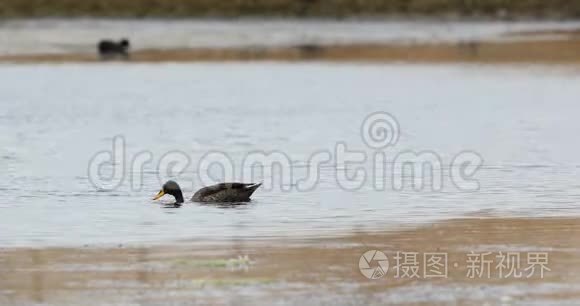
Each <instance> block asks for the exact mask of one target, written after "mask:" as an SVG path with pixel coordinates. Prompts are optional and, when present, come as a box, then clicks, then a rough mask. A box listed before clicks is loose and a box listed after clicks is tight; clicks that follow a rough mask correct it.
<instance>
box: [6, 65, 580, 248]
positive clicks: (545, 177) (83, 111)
mask: <svg viewBox="0 0 580 306" xmlns="http://www.w3.org/2000/svg"><path fill="white" fill-rule="evenodd" d="M579 76H580V74H579V73H578V71H577V70H576V69H573V68H565V67H560V68H553V67H552V68H547V67H541V66H537V67H523V66H514V67H506V66H503V67H494V66H483V67H482V66H462V65H432V66H423V65H397V64H385V65H372V66H371V65H357V64H327V63H324V64H323V63H306V64H283V63H239V64H231V63H228V64H218V63H204V64H201V63H199V64H164V65H159V64H105V65H102V64H98V65H97V64H95V65H87V64H83V65H74V64H66V65H3V66H2V67H0V105H1V108H0V129H1V130H2V133H1V134H0V169H1V171H0V190H1V191H2V194H3V196H2V197H1V198H0V245H2V246H48V245H84V244H89V245H101V244H116V243H145V242H168V241H174V240H181V239H185V240H188V241H207V240H211V241H216V240H217V241H220V240H231V239H237V238H272V237H273V238H278V237H286V236H292V237H304V236H321V235H341V234H345V233H350V232H353V231H361V230H375V229H381V230H383V229H398V228H400V226H404V225H415V224H420V223H423V222H428V221H433V220H439V219H449V218H454V217H458V216H466V215H468V216H471V215H476V216H481V215H500V216H519V215H523V216H547V215H565V216H569V215H578V214H580V209H579V208H578V205H577V203H578V202H579V201H580V183H579V182H580V160H579V156H580V146H579V145H578V142H577V141H575V139H576V138H577V137H576V136H577V135H576V134H577V131H578V130H579V129H580V121H579V120H578V119H577V114H578V113H580V105H579V104H578V97H580V86H579V85H580V77H579ZM376 111H387V112H389V113H391V114H392V115H393V116H395V117H396V119H397V120H398V122H399V123H400V127H401V134H400V138H399V141H398V142H397V143H396V145H395V146H393V147H390V148H388V150H387V156H388V158H389V159H392V158H393V157H394V156H395V155H396V154H397V153H398V152H403V151H412V152H422V151H426V150H428V151H432V152H435V153H437V154H438V155H439V156H440V157H441V160H442V162H443V165H444V166H445V167H447V166H449V164H450V163H451V161H452V159H453V157H454V156H456V155H457V154H458V153H460V152H462V151H465V150H470V151H473V152H477V153H478V154H479V155H480V156H481V157H482V158H483V160H484V165H483V166H482V168H481V169H480V170H479V171H478V172H477V174H476V176H475V178H476V179H477V180H478V181H479V184H480V188H479V190H478V191H476V192H465V191H462V190H459V189H458V188H457V186H454V185H453V184H451V183H450V181H449V175H448V174H445V173H444V181H443V188H442V190H441V191H431V190H429V189H424V190H420V191H415V190H413V189H412V188H405V189H404V190H402V191H398V190H393V188H392V187H391V186H392V181H393V180H392V179H391V178H390V177H385V178H384V181H385V183H386V188H385V190H376V188H375V187H374V185H373V184H374V183H373V182H372V181H370V180H369V181H367V182H366V183H364V184H363V186H362V187H361V188H358V189H357V190H354V191H349V190H344V189H342V188H341V187H340V186H339V184H337V181H336V172H337V169H338V170H341V169H345V168H346V169H350V170H352V169H354V168H353V167H354V166H353V165H348V164H339V163H338V164H337V163H329V164H327V165H324V167H321V171H320V179H319V180H318V184H317V185H316V186H315V187H314V188H312V189H311V190H308V191H298V190H296V188H295V184H296V180H297V179H299V178H301V177H302V175H305V173H306V172H307V171H308V169H309V167H308V165H309V163H308V159H309V157H310V155H311V154H313V153H314V152H317V151H323V150H328V151H331V152H332V151H333V150H334V148H335V145H336V143H338V142H342V143H346V144H347V146H348V148H349V149H352V150H355V149H356V150H362V151H365V152H370V153H372V152H374V151H373V150H372V149H371V148H369V147H368V146H366V145H365V143H364V142H363V140H362V139H361V135H360V127H361V123H362V121H363V120H364V118H365V117H366V116H367V115H369V114H371V113H373V112H376ZM117 135H120V136H122V137H123V138H124V139H125V142H126V143H125V144H126V156H127V157H126V160H125V162H124V164H123V165H125V166H126V168H127V173H125V176H124V177H125V180H124V181H123V182H122V183H121V184H120V186H118V188H115V189H113V190H105V189H99V188H96V187H95V186H94V185H93V184H92V183H91V181H90V180H89V179H88V170H87V169H88V165H89V162H90V160H91V158H92V157H93V156H94V155H95V154H97V153H98V152H100V151H103V150H111V147H112V140H113V138H114V137H115V136H117ZM273 150H276V151H280V152H283V153H285V154H286V155H287V156H289V158H290V159H291V161H292V164H291V165H292V170H293V176H292V181H290V182H284V181H283V182H278V181H276V180H277V179H279V178H280V177H286V176H284V174H282V175H280V173H279V171H278V172H277V171H276V170H275V169H274V170H272V173H274V174H271V175H268V174H267V173H266V174H265V175H257V176H256V180H263V181H264V182H266V183H268V182H271V181H272V180H274V183H273V186H274V188H264V189H262V190H259V191H258V192H256V194H255V196H254V201H253V202H251V203H250V204H248V205H240V206H236V207H234V208H230V209H224V208H216V207H212V206H201V205H196V204H188V205H185V206H184V207H182V208H180V209H165V208H162V207H161V206H160V205H159V204H157V203H155V202H153V201H151V197H152V196H153V195H154V194H155V193H156V192H157V191H158V190H159V187H160V184H161V183H162V182H163V181H164V180H166V179H169V178H172V179H176V180H177V181H179V182H180V184H181V185H182V187H183V189H184V192H185V194H186V197H189V196H191V194H192V192H193V191H194V190H195V189H196V188H199V187H201V185H202V184H201V183H200V182H199V180H198V173H199V170H200V169H198V168H197V161H199V160H200V159H201V158H202V157H203V156H204V154H206V153H207V152H209V151H219V152H223V153H225V154H227V155H228V156H229V157H230V158H231V160H232V162H233V164H234V166H235V169H237V170H236V171H238V173H237V175H239V174H240V173H239V172H242V171H243V169H242V168H243V165H242V162H241V161H242V160H243V158H244V156H246V155H247V154H248V153H249V152H256V151H266V152H269V151H273ZM144 151H146V152H150V153H151V154H152V157H153V160H154V162H153V163H150V164H147V165H146V166H145V167H144V168H143V169H130V167H129V166H128V165H129V163H130V161H131V158H132V157H133V156H135V154H137V153H139V152H144ZM174 151H180V152H185V153H186V154H187V156H188V157H189V158H190V159H191V162H192V165H191V167H190V168H188V170H187V171H186V172H185V173H183V174H181V175H178V176H173V175H171V174H167V169H168V168H170V167H171V165H161V166H158V165H157V163H156V161H158V160H159V159H161V158H162V157H163V156H164V154H166V153H168V152H174ZM387 162H388V161H387ZM358 166H360V165H358ZM362 168H363V169H366V170H368V171H369V172H370V169H371V166H370V163H368V162H367V163H363V164H362ZM202 170H203V169H202ZM266 170H268V169H266ZM234 175H236V174H234ZM133 178H142V181H138V180H137V183H136V186H132V185H135V184H133V181H131V179H133ZM286 189H291V190H290V191H285V190H286ZM165 201H169V199H166V200H165Z"/></svg>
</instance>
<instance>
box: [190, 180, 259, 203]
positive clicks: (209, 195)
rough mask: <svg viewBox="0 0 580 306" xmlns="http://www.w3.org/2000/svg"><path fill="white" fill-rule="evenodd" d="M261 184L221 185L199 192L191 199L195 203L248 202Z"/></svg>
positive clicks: (202, 189)
mask: <svg viewBox="0 0 580 306" xmlns="http://www.w3.org/2000/svg"><path fill="white" fill-rule="evenodd" d="M261 185H262V183H259V184H245V183H221V184H216V185H212V186H207V187H204V188H201V189H200V190H198V191H197V192H196V193H195V194H194V195H193V197H192V198H191V200H192V201H194V202H206V203H207V202H247V201H250V196H252V194H253V193H254V191H256V189H258V188H259V187H260V186H261Z"/></svg>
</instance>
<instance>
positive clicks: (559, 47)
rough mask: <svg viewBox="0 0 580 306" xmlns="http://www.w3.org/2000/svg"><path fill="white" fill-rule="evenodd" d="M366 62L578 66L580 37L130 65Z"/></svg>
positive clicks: (171, 52) (265, 51)
mask: <svg viewBox="0 0 580 306" xmlns="http://www.w3.org/2000/svg"><path fill="white" fill-rule="evenodd" d="M245 60H251V61H256V60H277V61H303V60H327V61H369V62H393V61H395V62H398V61H401V62H427V63H429V62H435V63H438V62H475V63H546V64H553V63H556V64H558V63H580V38H578V36H576V35H571V36H568V37H567V38H566V39H560V40H526V41H517V40H516V41H510V42H461V43H439V44H437V43H433V44H427V43H424V44H412V45H396V44H347V45H314V44H313V45H298V46H293V47H227V48H183V49H142V50H135V51H133V52H132V53H131V58H130V60H129V61H128V62H193V61H245ZM97 61H100V59H99V57H98V56H97V55H96V54H87V53H77V54H23V55H0V62H9V63H58V62H97Z"/></svg>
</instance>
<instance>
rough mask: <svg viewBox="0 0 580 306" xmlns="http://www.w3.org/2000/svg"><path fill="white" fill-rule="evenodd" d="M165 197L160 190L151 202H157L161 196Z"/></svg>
mask: <svg viewBox="0 0 580 306" xmlns="http://www.w3.org/2000/svg"><path fill="white" fill-rule="evenodd" d="M164 195H165V192H163V190H160V191H159V192H158V193H157V195H156V196H155V197H154V198H153V200H158V199H159V198H161V197H162V196H164Z"/></svg>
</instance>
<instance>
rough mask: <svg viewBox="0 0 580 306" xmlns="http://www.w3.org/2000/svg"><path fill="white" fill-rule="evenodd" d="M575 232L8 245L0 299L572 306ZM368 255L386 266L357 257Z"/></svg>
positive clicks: (531, 223)
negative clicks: (40, 246)
mask: <svg viewBox="0 0 580 306" xmlns="http://www.w3.org/2000/svg"><path fill="white" fill-rule="evenodd" d="M579 237H580V219H577V218H542V219H520V218H506V219H504V218H486V219H480V218H470V219H461V220H452V221H447V222H443V223H438V224H432V225H429V226H426V227H421V228H416V229H401V231H396V232H379V233H363V232H361V233H352V234H351V235H349V236H345V237H342V238H318V239H310V240H260V241H256V240H247V239H241V240H233V241H230V242H228V243H222V244H207V243H199V242H179V243H175V244H172V245H165V246H149V247H126V246H122V245H121V246H118V247H115V248H108V249H107V248H89V247H87V248H46V249H2V250H0V273H1V274H2V277H1V278H0V304H1V305H30V304H31V303H41V304H43V305H45V304H50V305H71V304H76V305H81V304H87V303H88V304H91V305H105V304H107V305H113V304H114V305H160V304H163V305H191V304H192V303H199V304H207V303H211V304H216V305H228V304H235V305H254V304H256V302H259V303H260V304H265V305H270V304H273V303H276V304H282V305H295V304H304V303H307V304H308V305H326V304H336V305H363V304H370V305H375V304H377V305H378V304H381V305H384V304H386V303H402V304H409V305H437V304H441V305H446V304H453V305H475V304H482V303H483V302H486V303H487V304H488V305H518V304H522V305H523V304H525V305H529V304H532V303H537V304H538V305H546V304H562V303H569V304H576V305H577V304H579V303H580V256H579V255H580V239H579ZM369 250H378V251H381V252H383V253H384V254H385V255H386V257H387V259H386V260H384V258H383V257H380V256H379V255H375V254H377V253H375V252H374V251H373V252H371V253H368V254H367V256H368V258H367V259H368V260H364V259H363V260H362V261H361V255H363V254H364V253H365V252H367V251H369ZM398 252H399V253H398ZM500 252H501V253H500ZM508 252H511V253H510V254H509V256H508ZM482 254H483V255H482ZM373 255H375V256H376V257H372V256H373ZM518 256H519V258H518ZM445 257H446V260H445ZM437 258H439V259H441V261H439V260H437ZM502 258H504V259H503V260H504V261H503V262H502ZM508 258H509V260H508ZM377 259H383V260H382V261H377ZM478 259H479V261H478ZM366 262H368V263H369V266H368V267H367V266H365V263H366ZM386 262H388V269H387V267H386V265H385V264H386ZM434 262H438V263H443V265H437V264H433V263H434ZM379 263H380V264H382V265H380V264H379ZM533 263H535V264H533ZM361 264H362V266H361ZM501 266H504V268H501ZM542 266H544V267H545V268H546V269H544V270H543V275H541V274H542V273H541V267H542ZM360 267H363V271H364V272H365V273H368V271H372V272H373V273H375V272H377V271H380V270H379V269H377V268H378V267H383V268H385V269H383V270H382V271H384V272H386V275H382V274H381V273H378V274H377V273H375V274H374V277H376V278H377V279H369V278H367V277H365V276H364V275H363V273H361V269H360ZM444 267H445V268H447V269H446V270H445V269H444ZM530 267H534V269H533V270H532V269H531V268H530ZM367 268H368V269H367ZM512 268H513V269H512ZM488 273H489V276H488ZM368 275H369V276H371V274H368ZM88 301H90V302H88Z"/></svg>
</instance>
